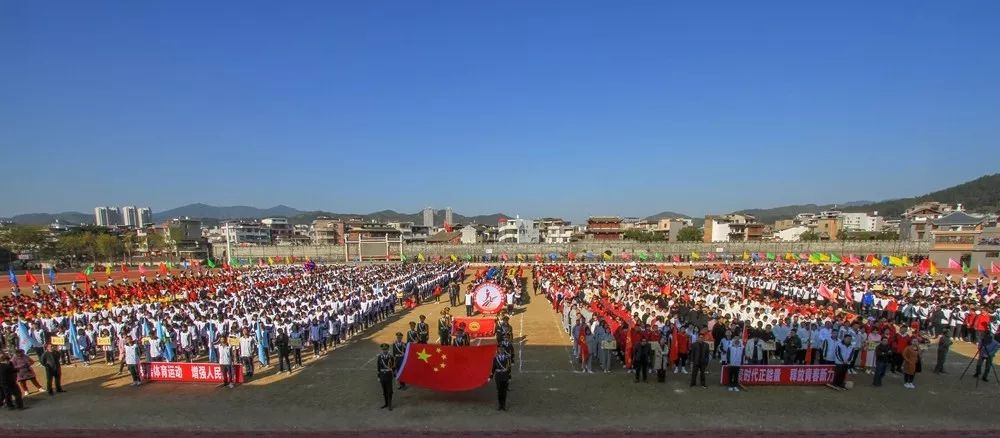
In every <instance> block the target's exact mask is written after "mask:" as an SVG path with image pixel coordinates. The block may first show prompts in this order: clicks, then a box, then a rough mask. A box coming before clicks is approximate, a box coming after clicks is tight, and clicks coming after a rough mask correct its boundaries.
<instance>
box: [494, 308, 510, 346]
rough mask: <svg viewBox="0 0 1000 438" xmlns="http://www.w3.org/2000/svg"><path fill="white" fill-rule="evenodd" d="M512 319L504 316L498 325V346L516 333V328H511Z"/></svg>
mask: <svg viewBox="0 0 1000 438" xmlns="http://www.w3.org/2000/svg"><path fill="white" fill-rule="evenodd" d="M509 320H510V317H508V316H507V315H503V316H501V317H500V321H499V322H498V323H497V333H496V334H497V344H499V343H501V342H503V340H504V338H505V337H507V336H510V335H512V334H513V333H514V328H513V327H511V326H510V322H508V321H509Z"/></svg>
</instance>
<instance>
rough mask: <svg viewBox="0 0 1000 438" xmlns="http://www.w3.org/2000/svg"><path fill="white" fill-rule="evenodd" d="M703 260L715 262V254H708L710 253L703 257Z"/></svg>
mask: <svg viewBox="0 0 1000 438" xmlns="http://www.w3.org/2000/svg"><path fill="white" fill-rule="evenodd" d="M705 258H706V259H708V260H715V253H714V252H710V253H708V254H706V255H705Z"/></svg>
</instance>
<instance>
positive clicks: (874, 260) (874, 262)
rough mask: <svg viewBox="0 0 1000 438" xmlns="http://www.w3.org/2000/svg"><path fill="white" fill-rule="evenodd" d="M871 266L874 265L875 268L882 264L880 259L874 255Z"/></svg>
mask: <svg viewBox="0 0 1000 438" xmlns="http://www.w3.org/2000/svg"><path fill="white" fill-rule="evenodd" d="M872 266H874V267H876V268H878V267H881V266H882V261H881V260H879V259H878V257H875V258H873V259H872Z"/></svg>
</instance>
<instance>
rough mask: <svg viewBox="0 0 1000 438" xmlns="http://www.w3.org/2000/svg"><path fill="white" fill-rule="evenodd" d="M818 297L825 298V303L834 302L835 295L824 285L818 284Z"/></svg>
mask: <svg viewBox="0 0 1000 438" xmlns="http://www.w3.org/2000/svg"><path fill="white" fill-rule="evenodd" d="M819 296H821V297H823V298H826V300H827V301H835V300H836V295H834V293H833V292H832V291H831V290H830V289H829V288H827V287H826V284H823V283H820V285H819Z"/></svg>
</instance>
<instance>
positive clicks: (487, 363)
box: [396, 343, 510, 392]
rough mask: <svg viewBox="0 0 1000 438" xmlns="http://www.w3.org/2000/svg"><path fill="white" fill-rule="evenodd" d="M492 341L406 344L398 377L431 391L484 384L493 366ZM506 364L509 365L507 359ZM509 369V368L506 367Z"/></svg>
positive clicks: (464, 389)
mask: <svg viewBox="0 0 1000 438" xmlns="http://www.w3.org/2000/svg"><path fill="white" fill-rule="evenodd" d="M495 352H496V347H494V346H492V345H483V346H475V347H473V346H465V347H454V346H447V345H429V344H413V343H411V344H409V345H407V347H406V354H405V355H404V356H403V364H402V365H401V366H400V367H399V373H398V374H397V376H396V377H397V379H398V380H399V381H401V382H406V384H407V385H413V386H419V387H422V388H427V389H430V390H433V391H452V392H454V391H469V390H473V389H476V388H478V387H480V386H483V385H485V384H486V382H488V381H489V378H490V374H491V373H492V369H493V355H494V353H495ZM506 365H507V366H508V367H509V366H510V362H507V363H506ZM508 370H509V368H508Z"/></svg>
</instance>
